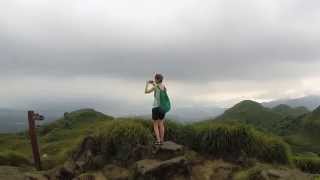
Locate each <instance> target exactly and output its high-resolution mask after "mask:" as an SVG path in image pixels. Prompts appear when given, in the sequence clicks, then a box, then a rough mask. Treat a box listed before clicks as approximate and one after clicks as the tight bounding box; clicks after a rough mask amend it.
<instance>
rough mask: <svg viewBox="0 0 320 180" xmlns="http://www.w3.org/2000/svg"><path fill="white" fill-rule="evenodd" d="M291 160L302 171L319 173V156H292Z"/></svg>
mask: <svg viewBox="0 0 320 180" xmlns="http://www.w3.org/2000/svg"><path fill="white" fill-rule="evenodd" d="M293 162H294V164H295V165H296V167H298V168H299V169H301V170H302V171H304V172H308V173H313V174H319V173H320V158H315V157H301V156H300V157H299V156H298V157H294V158H293Z"/></svg>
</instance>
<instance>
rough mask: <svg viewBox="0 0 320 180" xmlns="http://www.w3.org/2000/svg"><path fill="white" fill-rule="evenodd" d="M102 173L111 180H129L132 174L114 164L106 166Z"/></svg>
mask: <svg viewBox="0 0 320 180" xmlns="http://www.w3.org/2000/svg"><path fill="white" fill-rule="evenodd" d="M102 172H103V174H104V176H105V177H107V179H110V180H128V179H129V174H130V173H129V170H128V169H126V168H122V167H119V166H116V165H112V164H110V165H107V166H105V167H104V168H103V170H102Z"/></svg>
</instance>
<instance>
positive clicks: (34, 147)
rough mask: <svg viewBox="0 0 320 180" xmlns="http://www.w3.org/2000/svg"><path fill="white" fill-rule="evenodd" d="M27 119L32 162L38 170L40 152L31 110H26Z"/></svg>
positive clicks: (39, 166) (39, 168) (39, 167)
mask: <svg viewBox="0 0 320 180" xmlns="http://www.w3.org/2000/svg"><path fill="white" fill-rule="evenodd" d="M28 121H29V136H30V142H31V146H32V154H33V159H34V163H35V166H36V168H37V170H39V171H40V170H41V169H42V168H41V161H40V153H39V147H38V141H37V134H36V123H35V118H34V112H33V111H28Z"/></svg>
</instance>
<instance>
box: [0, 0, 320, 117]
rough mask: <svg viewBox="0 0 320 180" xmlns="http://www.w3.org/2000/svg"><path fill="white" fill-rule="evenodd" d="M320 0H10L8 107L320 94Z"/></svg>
mask: <svg viewBox="0 0 320 180" xmlns="http://www.w3.org/2000/svg"><path fill="white" fill-rule="evenodd" d="M319 19H320V2H319V1H316V0H310V1H302V0H284V1H277V0H246V1H241V2H240V1H232V0H213V1H209V0H204V1H196V0H184V1H169V0H163V1H152V0H151V1H150V0H149V1H144V0H138V1H134V2H133V1H128V0H119V1H95V0H93V1H74V0H71V1H44V0H29V1H22V0H11V1H3V2H0V27H1V28H0V82H1V83H2V86H1V88H0V99H1V101H0V107H5V108H7V107H8V108H17V109H29V108H47V109H51V108H53V109H54V108H57V107H58V108H61V109H63V108H72V109H75V108H78V107H79V108H81V107H83V106H85V107H92V108H96V109H98V110H105V111H110V112H116V113H117V112H119V111H120V110H121V111H123V112H137V114H140V113H141V112H149V111H148V110H149V109H150V108H151V105H152V101H153V99H152V95H145V94H144V86H145V82H146V80H149V79H151V78H152V75H153V73H154V72H159V73H162V74H164V77H165V84H166V85H167V88H168V92H169V94H170V97H171V99H172V102H173V104H174V106H175V107H181V108H183V107H192V106H194V107H206V106H209V107H213V106H217V107H230V106H231V105H233V104H235V103H237V102H239V101H241V100H244V99H251V100H255V101H258V102H264V101H270V100H276V99H286V98H298V97H303V96H307V95H320V87H319V86H317V85H318V84H320V78H319V77H320V71H319V68H320V21H319Z"/></svg>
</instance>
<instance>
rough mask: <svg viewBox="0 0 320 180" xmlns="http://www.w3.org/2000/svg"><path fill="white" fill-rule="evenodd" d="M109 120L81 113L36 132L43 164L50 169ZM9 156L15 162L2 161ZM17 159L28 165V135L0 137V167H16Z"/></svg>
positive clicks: (69, 115) (80, 111)
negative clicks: (11, 165) (14, 165)
mask: <svg viewBox="0 0 320 180" xmlns="http://www.w3.org/2000/svg"><path fill="white" fill-rule="evenodd" d="M112 119H113V117H111V116H107V115H104V114H102V113H100V112H97V111H95V110H93V109H82V110H78V111H74V112H71V113H68V115H67V117H66V118H64V117H63V118H61V119H59V120H57V121H55V122H53V123H50V124H47V125H43V126H42V127H40V128H38V129H37V131H38V135H39V137H38V141H39V144H40V152H41V154H42V155H44V157H45V158H43V161H44V164H45V165H46V166H50V167H52V166H54V165H56V164H59V163H61V162H63V161H64V160H65V159H66V158H67V157H68V155H69V152H70V151H71V150H72V149H73V148H74V147H75V146H76V145H77V144H78V143H79V142H81V141H82V139H83V138H84V137H85V136H88V135H91V134H93V133H94V132H95V131H96V129H97V128H98V127H99V126H100V125H101V124H103V123H105V122H106V121H109V120H112ZM8 155H11V156H14V157H16V158H14V159H7V158H5V156H8ZM17 158H20V159H27V160H29V161H30V160H31V158H32V153H31V146H30V142H29V139H28V134H27V132H22V133H16V134H0V165H1V164H17V163H16V162H15V161H16V159H17ZM6 161H7V162H6ZM8 161H9V162H8ZM10 161H12V163H11V162H10Z"/></svg>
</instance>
